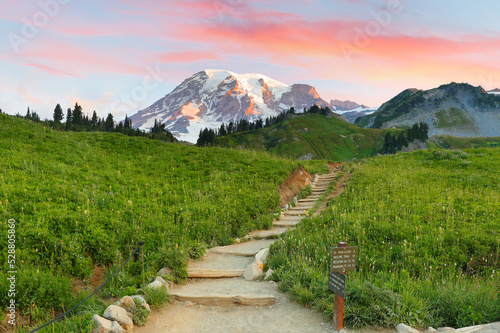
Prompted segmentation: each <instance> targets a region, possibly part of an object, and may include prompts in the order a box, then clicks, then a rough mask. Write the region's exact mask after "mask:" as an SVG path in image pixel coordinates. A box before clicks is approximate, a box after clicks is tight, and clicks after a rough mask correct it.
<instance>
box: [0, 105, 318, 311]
mask: <svg viewBox="0 0 500 333" xmlns="http://www.w3.org/2000/svg"><path fill="white" fill-rule="evenodd" d="M0 156H1V159H0V202H1V203H0V217H1V223H2V225H3V228H2V230H4V231H3V234H4V235H6V234H7V231H6V228H7V223H6V222H7V220H8V219H11V218H13V219H15V220H16V221H18V225H17V228H16V237H17V242H16V247H17V258H16V263H17V271H18V280H17V288H18V290H20V291H22V292H20V293H19V294H18V295H17V296H16V298H17V303H18V307H20V308H21V309H23V311H24V312H25V313H26V312H29V313H30V314H31V315H32V319H33V318H34V319H35V320H36V319H37V318H36V315H34V313H35V312H34V311H35V310H36V313H42V314H41V315H40V318H38V319H40V320H44V319H46V318H47V317H46V315H47V310H48V309H50V308H54V309H55V310H56V311H61V310H63V309H67V308H68V307H69V306H70V305H72V304H75V303H76V302H75V299H74V297H73V296H72V295H71V294H70V292H69V291H70V288H71V283H70V277H77V278H81V279H84V283H85V281H87V283H88V278H89V276H90V275H91V272H92V268H93V265H94V264H98V265H110V264H119V263H120V262H121V261H122V260H123V258H124V257H126V256H128V255H129V253H130V252H131V251H132V250H133V249H134V248H135V247H136V245H137V243H138V241H139V240H140V238H141V231H140V227H141V225H143V229H144V231H143V233H144V235H143V237H144V240H145V245H144V253H145V261H146V270H147V272H146V278H147V279H148V278H150V277H151V276H153V274H154V273H155V272H156V270H157V269H159V268H161V267H158V265H159V261H158V258H157V253H159V252H160V253H167V254H166V255H165V256H164V258H163V259H165V258H168V257H169V255H170V257H174V258H175V259H176V260H178V261H183V260H180V258H184V260H186V259H187V255H191V256H194V257H196V256H198V255H199V254H200V252H202V251H203V250H202V249H203V248H204V247H205V246H214V245H218V244H227V243H230V242H231V241H232V239H233V238H236V237H240V236H243V235H244V234H245V233H247V232H248V231H249V230H252V229H254V228H263V227H268V226H270V224H271V221H272V213H273V211H274V210H275V209H276V208H277V206H278V199H279V198H278V194H277V192H276V189H277V187H278V185H279V184H280V183H282V181H283V180H284V179H285V178H286V177H287V176H288V174H289V173H290V171H292V170H294V169H295V168H296V167H297V163H296V162H292V161H289V160H285V159H281V158H277V157H273V156H271V155H269V154H266V153H262V152H261V153H258V152H248V151H234V150H227V149H222V148H207V149H200V148H196V147H186V146H181V145H176V144H166V143H162V142H159V141H155V140H149V139H145V138H137V137H126V136H123V135H121V134H112V133H73V132H56V131H51V130H50V129H47V128H45V127H42V126H40V125H39V124H35V123H32V122H29V121H25V120H22V119H18V118H14V117H11V116H7V115H3V114H0ZM318 166H319V163H316V164H315V166H313V165H312V164H310V165H306V168H317V167H318ZM309 171H313V170H311V169H309ZM316 171H317V170H316ZM171 248H173V249H175V251H177V252H175V253H169V252H168V251H169V250H168V249H171ZM162 251H163V252H162ZM6 252H7V251H6V242H1V243H0V253H1V255H0V260H1V262H2V271H3V272H6V271H7V270H8V269H7V266H6V261H7V260H6V254H7V253H6ZM167 261H168V260H167ZM166 264H168V265H170V266H176V265H180V266H182V262H177V263H173V262H171V263H168V262H167V263H166ZM111 268H112V269H114V268H116V266H114V267H111ZM171 268H174V269H175V268H179V267H171ZM180 268H182V267H180ZM111 271H112V270H111ZM4 274H5V273H1V274H0V278H1V279H2V280H3V281H5V275H4ZM115 281H116V282H114V283H113V284H112V286H110V287H109V288H108V287H107V290H106V293H107V294H110V295H116V296H120V295H122V294H124V293H127V292H128V293H135V292H137V291H136V288H137V287H139V286H140V284H141V283H142V278H141V274H140V265H139V264H138V263H137V262H135V263H130V264H129V265H127V267H126V269H125V272H124V273H123V274H120V278H118V279H115ZM6 288H7V285H6V284H4V283H2V284H1V287H0V304H1V305H2V307H4V308H5V306H6V302H8V298H7V296H6V294H7V289H6Z"/></svg>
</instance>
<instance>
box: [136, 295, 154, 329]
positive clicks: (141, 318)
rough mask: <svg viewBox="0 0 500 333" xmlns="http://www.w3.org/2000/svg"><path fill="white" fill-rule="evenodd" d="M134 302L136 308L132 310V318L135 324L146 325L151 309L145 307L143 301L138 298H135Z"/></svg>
mask: <svg viewBox="0 0 500 333" xmlns="http://www.w3.org/2000/svg"><path fill="white" fill-rule="evenodd" d="M134 303H135V308H134V309H133V310H132V320H133V321H134V324H135V325H137V326H144V325H145V324H146V321H147V320H148V316H149V314H150V313H151V311H149V310H148V309H146V308H145V307H143V306H142V303H141V302H140V301H139V300H137V299H134Z"/></svg>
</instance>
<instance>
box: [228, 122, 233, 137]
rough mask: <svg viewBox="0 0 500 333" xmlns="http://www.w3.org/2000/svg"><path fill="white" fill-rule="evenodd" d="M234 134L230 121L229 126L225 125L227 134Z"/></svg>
mask: <svg viewBox="0 0 500 333" xmlns="http://www.w3.org/2000/svg"><path fill="white" fill-rule="evenodd" d="M233 132H234V123H233V122H232V121H231V122H230V123H229V125H227V134H231V133H233Z"/></svg>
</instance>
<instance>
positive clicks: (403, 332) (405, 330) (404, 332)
mask: <svg viewBox="0 0 500 333" xmlns="http://www.w3.org/2000/svg"><path fill="white" fill-rule="evenodd" d="M396 329H397V330H398V333H420V332H419V331H417V330H416V329H414V328H411V327H410V326H408V325H405V324H399V325H398V326H396Z"/></svg>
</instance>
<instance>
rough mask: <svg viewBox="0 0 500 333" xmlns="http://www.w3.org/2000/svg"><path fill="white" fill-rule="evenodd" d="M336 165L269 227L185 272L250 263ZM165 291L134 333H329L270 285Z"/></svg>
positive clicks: (237, 283) (193, 284) (196, 282)
mask: <svg viewBox="0 0 500 333" xmlns="http://www.w3.org/2000/svg"><path fill="white" fill-rule="evenodd" d="M336 167H338V165H335V166H333V165H332V169H333V170H332V172H331V173H328V174H326V175H321V176H318V177H317V178H316V180H315V182H314V183H313V184H312V188H313V194H312V195H311V196H310V197H308V198H309V199H308V198H306V199H305V200H299V203H298V207H297V208H295V209H294V208H292V209H290V210H288V211H285V213H283V214H282V216H281V217H280V219H279V220H278V221H275V222H274V223H273V224H274V226H273V228H272V229H270V230H265V231H254V232H252V233H250V234H249V235H248V236H247V237H246V238H248V239H250V240H249V241H247V242H244V243H241V244H233V245H229V246H223V247H217V248H212V249H210V250H209V251H208V253H207V254H206V255H205V256H204V258H203V259H204V260H203V261H201V262H190V263H189V265H188V274H191V273H190V272H192V274H196V276H200V275H201V276H217V275H218V274H220V275H221V276H223V275H224V274H227V273H228V272H236V273H238V272H240V271H243V269H245V268H246V267H248V265H252V263H253V261H254V259H255V257H254V256H255V254H256V253H257V252H259V251H260V250H261V249H266V248H268V247H269V246H270V244H272V243H273V242H274V239H273V238H274V237H276V236H277V235H279V234H281V233H284V232H286V231H287V230H288V229H289V228H294V226H295V225H296V224H298V223H299V222H300V220H301V219H302V218H303V217H304V216H305V214H304V213H302V212H304V211H307V210H309V209H310V208H312V207H313V206H314V204H315V200H312V199H311V198H316V200H317V196H318V194H323V193H324V192H325V191H326V189H327V187H328V184H329V183H330V182H332V181H335V177H336V173H335V169H334V168H336ZM301 171H302V170H301ZM304 171H305V170H304ZM304 171H302V174H300V172H297V174H296V175H295V177H296V178H302V179H301V180H302V181H305V182H307V181H308V180H306V179H308V178H309V177H307V175H306V174H305V172H304ZM347 179H348V178H345V176H344V177H343V178H341V180H340V181H339V185H338V186H337V187H336V189H335V191H334V192H333V193H332V194H331V195H330V196H329V197H333V196H334V195H338V194H340V192H341V190H342V188H343V183H344V182H345V181H346V180H347ZM333 194H334V195H333ZM267 237H269V239H266V238H267ZM262 238H263V239H262ZM194 272H195V273H194ZM241 275H243V273H241ZM193 276H194V275H193ZM169 292H170V294H171V296H172V298H173V299H174V300H173V301H172V302H171V303H170V304H167V306H165V308H163V309H161V310H160V311H156V312H154V313H153V314H151V316H150V318H149V320H148V322H147V324H146V326H144V327H136V328H135V330H134V331H135V332H136V333H150V332H155V333H156V332H158V333H163V332H172V333H174V332H179V333H180V332H182V333H195V332H196V333H199V332H207V333H208V332H210V333H225V332H231V333H232V332H269V333H275V332H293V333H295V332H296V333H302V332H303V333H316V332H317V333H325V332H333V328H332V326H331V318H326V317H325V316H324V315H323V314H321V313H319V312H317V311H314V310H311V309H307V308H304V307H302V306H300V305H298V304H297V303H295V302H292V301H290V300H289V298H288V296H287V295H286V294H283V293H281V292H279V291H278V290H277V285H276V283H275V282H272V281H260V282H258V281H247V280H246V279H244V278H242V277H233V278H190V279H189V280H188V282H187V283H186V284H184V285H175V286H173V287H172V288H171V290H170V291H169ZM241 304H244V305H248V306H244V305H241ZM221 305H222V306H221ZM255 305H259V306H255Z"/></svg>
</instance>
